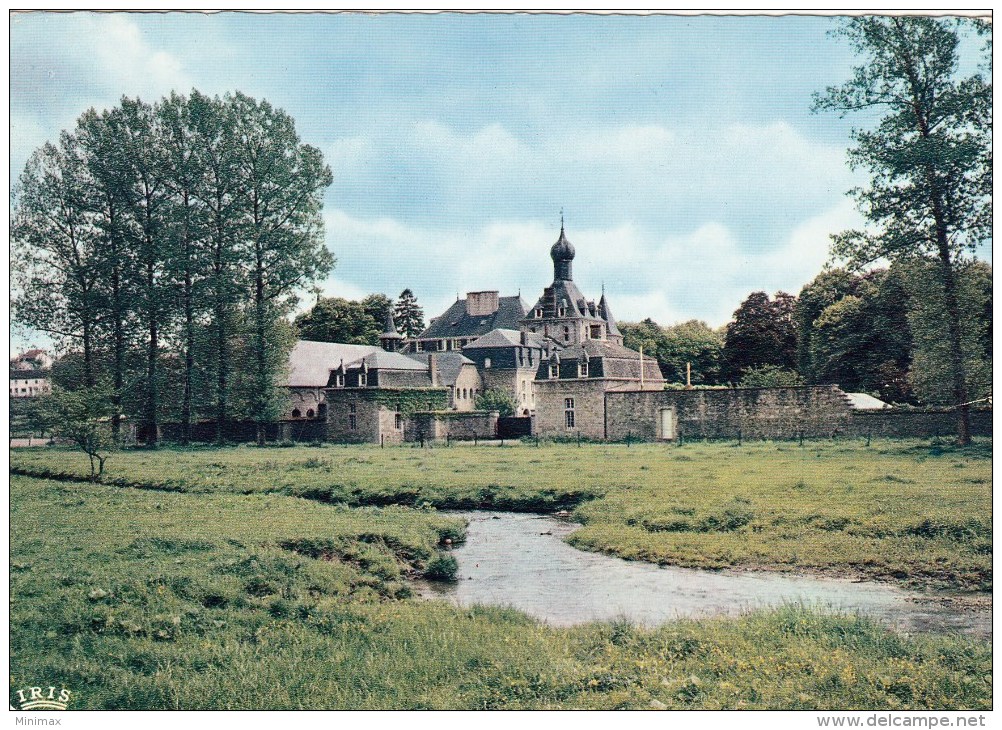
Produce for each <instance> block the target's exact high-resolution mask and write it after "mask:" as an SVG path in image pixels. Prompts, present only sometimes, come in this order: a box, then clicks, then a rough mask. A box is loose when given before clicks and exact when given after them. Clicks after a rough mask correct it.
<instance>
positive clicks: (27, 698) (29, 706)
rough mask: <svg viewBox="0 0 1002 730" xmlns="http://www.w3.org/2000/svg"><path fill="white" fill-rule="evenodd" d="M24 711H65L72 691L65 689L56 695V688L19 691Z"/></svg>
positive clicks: (28, 688)
mask: <svg viewBox="0 0 1002 730" xmlns="http://www.w3.org/2000/svg"><path fill="white" fill-rule="evenodd" d="M17 697H18V699H19V700H20V705H21V709H22V710H65V709H66V706H67V705H69V703H70V691H69V690H68V689H66V688H65V687H64V688H62V689H61V690H60V691H59V694H56V688H55V687H27V688H25V689H19V690H18V691H17Z"/></svg>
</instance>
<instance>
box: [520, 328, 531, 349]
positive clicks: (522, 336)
mask: <svg viewBox="0 0 1002 730" xmlns="http://www.w3.org/2000/svg"><path fill="white" fill-rule="evenodd" d="M519 339H520V341H521V343H522V347H525V346H526V345H528V344H529V333H528V332H526V331H525V330H522V331H521V333H520V335H519Z"/></svg>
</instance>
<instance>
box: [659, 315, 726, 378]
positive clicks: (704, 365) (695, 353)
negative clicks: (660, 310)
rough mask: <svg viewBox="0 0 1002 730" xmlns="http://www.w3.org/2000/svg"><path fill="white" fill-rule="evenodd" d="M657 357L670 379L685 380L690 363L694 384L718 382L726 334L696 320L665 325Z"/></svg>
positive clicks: (662, 369)
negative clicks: (669, 325)
mask: <svg viewBox="0 0 1002 730" xmlns="http://www.w3.org/2000/svg"><path fill="white" fill-rule="evenodd" d="M656 357H657V358H658V363H659V364H660V365H661V372H662V373H663V374H664V376H665V378H666V379H667V380H668V381H669V382H674V383H684V382H685V381H686V365H689V366H690V367H691V377H690V382H691V383H692V384H693V385H716V384H718V383H720V382H721V380H722V378H723V369H724V335H723V333H722V332H721V331H719V330H715V329H713V328H712V327H710V326H709V325H707V324H706V322H701V321H699V320H695V319H693V320H690V321H688V322H682V323H680V324H676V325H672V326H671V327H666V328H665V330H664V340H663V341H662V342H661V344H660V345H659V346H658V349H657V354H656Z"/></svg>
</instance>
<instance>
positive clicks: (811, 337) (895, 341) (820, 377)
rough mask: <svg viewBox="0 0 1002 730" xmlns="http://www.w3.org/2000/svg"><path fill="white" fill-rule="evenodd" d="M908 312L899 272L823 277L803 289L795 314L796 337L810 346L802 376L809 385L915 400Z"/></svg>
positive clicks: (831, 273)
mask: <svg viewBox="0 0 1002 730" xmlns="http://www.w3.org/2000/svg"><path fill="white" fill-rule="evenodd" d="M848 292H851V293H848ZM826 302H828V303H827V305H826V306H824V307H823V308H821V309H820V310H819V309H818V307H820V306H821V305H822V304H825V303H826ZM907 309H908V295H907V293H906V292H905V291H904V289H903V288H902V284H901V280H900V276H899V275H898V274H897V273H895V272H890V271H887V270H885V269H877V270H875V271H872V272H869V273H867V274H866V275H855V274H850V273H849V272H846V271H843V270H834V271H829V272H824V273H822V274H820V275H819V276H818V277H817V278H816V279H815V280H814V281H813V282H811V283H810V284H808V285H807V286H805V287H804V289H803V291H802V292H801V297H800V298H799V299H798V302H797V307H796V311H795V319H796V320H797V327H798V333H799V335H798V336H799V337H800V338H803V340H806V341H807V342H808V343H809V346H808V350H807V352H806V353H801V354H800V362H801V363H802V365H801V369H800V372H801V373H802V374H803V375H804V376H805V377H806V378H807V379H808V382H811V383H831V384H837V385H839V386H841V387H842V388H843V389H845V390H849V391H865V392H872V393H875V394H877V395H879V397H881V398H884V399H887V400H891V401H895V402H906V401H909V400H911V399H912V394H911V389H910V387H909V386H908V382H907V372H908V367H909V363H910V360H911V335H910V330H909V327H908V321H907ZM808 320H810V321H808Z"/></svg>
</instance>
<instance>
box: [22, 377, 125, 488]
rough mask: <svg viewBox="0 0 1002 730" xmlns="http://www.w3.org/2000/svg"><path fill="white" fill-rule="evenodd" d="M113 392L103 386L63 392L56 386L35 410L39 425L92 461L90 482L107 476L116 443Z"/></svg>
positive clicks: (42, 398) (39, 402)
mask: <svg viewBox="0 0 1002 730" xmlns="http://www.w3.org/2000/svg"><path fill="white" fill-rule="evenodd" d="M113 412H114V406H113V404H112V402H111V389H110V388H109V387H107V386H106V385H104V384H100V385H96V386H89V387H85V388H79V389H77V390H64V389H62V388H60V387H59V386H53V388H52V392H51V393H50V394H48V395H45V396H41V397H40V398H39V400H38V404H37V406H36V408H35V413H34V418H35V419H36V423H37V425H38V426H39V427H40V428H41V429H42V430H44V431H46V432H48V433H50V434H51V435H52V436H55V437H57V438H65V439H69V440H70V441H72V442H73V443H75V444H76V445H77V446H78V447H79V448H80V450H81V451H83V452H84V453H85V454H87V456H88V457H89V458H90V478H91V481H94V482H96V481H98V480H99V479H100V478H101V475H102V474H104V462H105V461H106V460H107V458H108V454H109V452H110V451H111V450H112V449H114V448H115V446H116V443H115V440H114V439H113V438H112V435H111V415H112V413H113Z"/></svg>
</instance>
